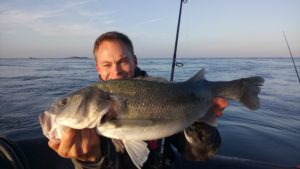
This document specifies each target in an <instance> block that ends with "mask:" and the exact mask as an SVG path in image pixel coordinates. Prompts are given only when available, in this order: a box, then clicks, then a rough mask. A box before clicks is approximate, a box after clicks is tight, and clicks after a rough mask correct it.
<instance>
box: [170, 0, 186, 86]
mask: <svg viewBox="0 0 300 169" xmlns="http://www.w3.org/2000/svg"><path fill="white" fill-rule="evenodd" d="M183 3H187V0H180V8H179V16H178V22H177V32H176V39H175V47H174V54H173V62H172V69H171V77H170V81H173V78H174V71H175V65H176V66H178V67H182V66H183V64H182V63H176V54H177V45H178V36H179V28H180V21H181V11H182V4H183Z"/></svg>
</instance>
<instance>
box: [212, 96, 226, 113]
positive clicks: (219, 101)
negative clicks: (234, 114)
mask: <svg viewBox="0 0 300 169" xmlns="http://www.w3.org/2000/svg"><path fill="white" fill-rule="evenodd" d="M227 106H228V102H227V100H225V99H224V98H222V97H215V98H214V100H213V105H212V106H211V108H210V109H209V111H212V112H214V113H215V114H216V116H217V117H221V116H222V111H223V110H224V109H225V108H226V107H227Z"/></svg>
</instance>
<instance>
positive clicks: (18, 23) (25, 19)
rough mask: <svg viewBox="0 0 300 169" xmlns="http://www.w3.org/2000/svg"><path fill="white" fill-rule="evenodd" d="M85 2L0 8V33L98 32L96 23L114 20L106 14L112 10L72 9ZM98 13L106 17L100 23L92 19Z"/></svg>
mask: <svg viewBox="0 0 300 169" xmlns="http://www.w3.org/2000/svg"><path fill="white" fill-rule="evenodd" d="M88 2H89V1H88V0H86V1H74V2H73V1H68V2H66V3H64V4H61V5H60V6H59V7H58V8H56V7H53V6H52V7H46V8H45V7H41V6H39V8H35V9H20V8H15V7H14V8H12V7H10V8H6V9H4V8H1V11H0V30H1V34H2V35H3V34H6V33H9V32H13V31H12V30H20V29H24V28H27V29H28V28H29V29H31V30H32V31H34V32H36V33H38V34H41V35H46V36H47V35H62V36H68V35H71V36H73V35H89V34H95V33H96V32H98V31H99V30H98V27H99V24H103V25H109V24H112V23H114V20H112V19H110V18H109V16H110V15H112V14H114V13H115V12H116V11H106V12H103V11H102V12H90V11H84V10H77V9H76V10H73V9H74V8H77V7H79V6H82V5H85V4H87V3H88ZM52 5H53V4H52ZM70 16H71V17H70ZM99 16H106V18H104V19H103V20H102V22H98V21H97V22H95V20H99ZM75 18H76V19H75ZM92 23H96V24H92ZM8 30H9V31H8ZM7 35H9V34H7Z"/></svg>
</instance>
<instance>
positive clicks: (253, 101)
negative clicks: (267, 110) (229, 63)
mask: <svg viewBox="0 0 300 169" xmlns="http://www.w3.org/2000/svg"><path fill="white" fill-rule="evenodd" d="M263 83H264V79H263V78H262V77H260V76H255V77H249V78H246V79H241V84H242V86H241V98H240V102H241V103H242V104H244V105H245V106H247V107H248V108H249V109H251V110H256V109H258V108H259V107H260V99H259V98H258V94H259V93H260V86H262V84H263Z"/></svg>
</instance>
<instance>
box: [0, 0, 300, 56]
mask: <svg viewBox="0 0 300 169" xmlns="http://www.w3.org/2000/svg"><path fill="white" fill-rule="evenodd" d="M179 4H180V1H179V0H151V1H150V0H148V1H145V0H144V1H142V0H126V1H120V0H119V1H117V0H81V1H79V0H44V1H40V0H26V1H25V0H1V1H0V57H1V58H14V57H18V58H20V57H29V56H31V57H39V58H41V57H68V56H88V57H92V56H93V55H92V48H93V43H94V41H95V39H96V38H97V37H98V36H99V35H100V34H101V33H103V32H106V31H111V30H117V31H120V32H123V33H126V34H127V35H129V37H130V38H131V40H132V41H133V43H134V47H135V51H136V54H137V56H138V57H172V54H173V48H174V41H175V33H176V26H177V19H178V10H179ZM282 31H285V33H286V35H287V38H288V40H289V43H290V47H291V49H292V52H293V55H294V56H295V57H300V0H188V3H186V4H183V13H182V22H181V30H180V37H179V44H178V45H179V46H178V57H182V58H183V57H289V53H288V49H287V47H286V44H285V41H284V38H283V34H282Z"/></svg>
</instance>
